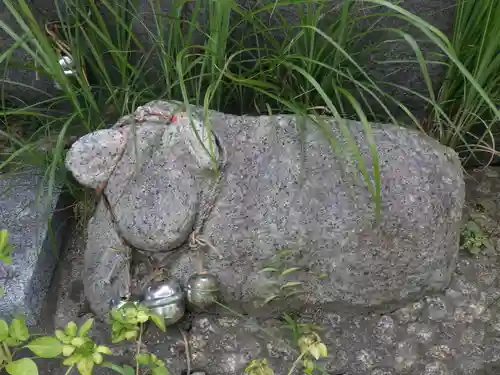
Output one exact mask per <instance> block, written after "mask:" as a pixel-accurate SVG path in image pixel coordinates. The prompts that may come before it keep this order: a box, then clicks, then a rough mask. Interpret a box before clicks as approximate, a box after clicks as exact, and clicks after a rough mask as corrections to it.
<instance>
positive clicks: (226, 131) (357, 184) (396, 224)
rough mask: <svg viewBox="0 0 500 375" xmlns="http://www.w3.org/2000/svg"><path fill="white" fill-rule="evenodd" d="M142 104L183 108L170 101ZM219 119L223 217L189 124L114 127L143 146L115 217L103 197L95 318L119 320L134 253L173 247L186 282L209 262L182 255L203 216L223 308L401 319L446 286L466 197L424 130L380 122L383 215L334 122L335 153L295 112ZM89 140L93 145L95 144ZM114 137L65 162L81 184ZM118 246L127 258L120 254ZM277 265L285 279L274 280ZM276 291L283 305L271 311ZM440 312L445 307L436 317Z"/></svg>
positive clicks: (453, 165)
mask: <svg viewBox="0 0 500 375" xmlns="http://www.w3.org/2000/svg"><path fill="white" fill-rule="evenodd" d="M144 108H149V109H151V110H152V112H158V111H160V110H161V111H163V112H165V113H170V112H171V111H175V105H174V104H173V103H165V102H153V103H150V104H148V105H147V106H145V107H144ZM138 113H143V108H142V109H140V110H138V112H137V113H136V115H137V114H138ZM210 118H211V126H212V127H213V129H214V130H215V134H216V135H217V137H218V140H219V142H220V145H221V146H222V148H223V149H224V153H223V154H224V155H225V160H224V161H225V165H224V169H223V174H222V179H221V181H220V182H219V187H218V188H217V189H216V190H217V191H218V195H217V201H216V202H215V205H214V206H213V209H212V210H211V211H206V210H205V208H206V207H210V206H211V205H212V203H213V202H212V198H213V196H212V194H211V192H212V191H213V185H212V180H213V179H212V178H210V177H209V175H208V174H205V173H203V172H204V171H206V169H207V166H205V167H204V168H202V167H201V165H202V164H200V160H202V158H200V157H199V156H198V155H199V152H200V151H199V150H198V149H196V148H193V147H191V146H192V143H190V140H192V138H193V137H192V135H189V134H191V131H192V128H191V126H190V125H189V123H187V122H185V121H178V122H175V123H173V124H170V125H167V124H166V123H163V124H162V123H161V119H159V118H158V117H157V116H156V117H155V116H152V117H151V116H149V117H144V118H142V120H143V122H141V123H139V125H138V127H136V128H134V127H133V126H132V125H130V124H127V121H126V119H125V120H124V121H120V123H119V124H120V127H117V128H115V129H114V131H116V132H128V133H129V137H131V138H127V139H129V142H128V146H127V148H126V149H125V151H124V154H123V157H122V158H121V159H120V160H119V162H118V164H117V165H116V168H114V169H113V172H112V173H111V175H110V176H109V179H108V184H107V186H106V189H105V194H106V196H107V197H108V200H109V202H110V206H111V211H113V212H114V216H115V219H114V220H112V215H111V214H110V213H109V212H106V211H107V207H106V205H104V204H102V202H101V204H100V205H99V206H98V208H97V212H96V215H95V217H94V219H93V221H92V222H91V224H90V225H89V243H88V245H87V246H88V249H87V251H86V278H85V279H84V284H85V293H86V295H87V297H88V298H89V301H90V302H91V305H92V306H93V309H94V310H95V311H97V312H98V313H104V312H105V311H107V310H108V309H109V306H108V304H109V302H108V301H109V300H110V299H111V298H112V296H115V297H116V293H117V291H118V290H119V291H120V293H121V295H124V294H127V293H126V289H127V285H131V283H130V281H129V280H128V279H127V278H128V274H129V272H128V268H129V266H128V262H125V260H126V258H127V257H128V252H129V251H130V249H127V247H128V245H130V244H131V245H132V246H133V247H134V248H137V249H136V250H142V252H143V253H148V252H149V253H150V254H151V252H152V254H155V255H158V257H159V258H162V257H164V256H166V254H165V253H166V252H170V253H169V258H168V261H167V262H166V263H165V262H164V263H163V264H162V265H161V268H162V269H163V270H164V271H168V273H169V274H170V275H171V276H173V277H176V278H178V279H180V280H182V281H183V282H186V281H187V279H188V278H189V277H190V276H191V275H192V274H193V273H195V272H197V271H198V270H197V267H196V265H197V264H198V263H199V261H200V255H199V253H198V252H196V251H192V250H189V248H188V247H187V246H181V247H178V246H179V245H180V244H181V243H182V242H184V243H186V242H187V240H188V236H189V234H190V232H189V230H191V231H192V230H194V229H195V228H194V227H193V221H191V220H192V219H191V217H192V216H193V215H194V214H195V213H197V219H196V222H195V224H196V226H198V225H199V224H200V220H201V223H203V224H204V232H203V234H204V236H205V239H208V240H209V241H211V243H212V244H213V245H214V246H215V248H211V249H210V248H209V249H206V250H207V251H206V252H205V254H204V258H205V259H204V266H205V267H206V269H208V270H210V271H211V272H212V273H215V274H216V275H217V276H218V277H219V278H220V281H221V292H222V296H223V299H224V301H225V302H226V303H228V304H230V305H231V306H239V307H240V308H243V309H244V310H245V311H246V312H248V313H252V314H257V315H259V314H262V315H267V314H272V313H277V312H282V311H285V310H286V309H287V308H289V307H292V308H294V309H299V310H304V309H305V310H307V309H311V308H320V309H322V310H323V311H345V312H349V313H354V314H357V313H359V312H362V311H365V310H383V311H389V310H391V309H395V308H398V307H402V306H404V305H405V304H406V303H407V302H408V301H414V300H415V299H417V298H420V297H421V296H422V295H424V294H425V293H430V292H434V291H440V290H442V289H444V288H445V287H446V286H447V285H448V283H449V281H450V277H451V273H452V272H453V270H454V267H455V260H456V256H457V251H458V233H459V230H460V223H461V215H462V208H463V201H464V184H463V179H462V170H461V167H460V164H459V162H458V159H457V157H456V155H455V154H454V152H453V151H451V150H449V149H447V148H445V147H443V146H441V145H439V144H438V143H437V142H435V141H434V140H432V139H430V138H428V137H426V136H425V135H422V134H421V133H418V132H414V131H410V130H407V129H403V128H399V127H396V126H392V125H387V124H385V125H382V124H372V132H373V137H374V142H375V144H376V145H377V152H378V158H379V164H380V177H381V192H382V193H381V194H382V204H381V215H380V217H378V218H376V217H375V214H374V212H375V204H374V200H373V198H372V196H371V194H370V192H369V190H368V188H367V186H366V184H365V183H364V182H363V181H362V179H361V177H360V176H359V169H358V167H357V166H356V160H355V157H354V156H353V154H352V153H351V152H350V150H349V149H348V148H347V145H346V141H345V138H343V137H342V135H341V134H340V131H339V130H338V127H337V126H336V125H335V123H334V122H333V121H332V120H331V119H328V118H327V119H325V120H326V121H327V124H328V126H329V129H331V130H332V131H333V133H331V134H330V130H328V131H327V132H328V133H327V134H330V135H332V134H333V135H334V136H335V137H337V140H338V147H339V148H340V149H337V152H336V153H333V152H332V150H331V148H330V145H329V143H328V142H326V141H325V133H322V132H321V131H320V130H319V129H318V127H316V126H314V125H313V124H312V123H311V122H308V123H307V124H305V127H304V128H303V130H304V131H303V133H302V134H299V132H298V130H297V129H298V124H297V123H296V122H295V120H294V118H293V117H292V116H277V117H267V116H262V117H238V116H229V115H224V114H221V113H217V112H212V113H211V114H210ZM347 125H348V127H349V129H350V131H351V132H352V134H353V136H354V140H355V142H356V143H357V144H358V146H359V149H360V152H361V155H362V156H363V157H364V158H366V160H367V164H368V173H369V174H370V175H371V174H372V173H373V168H372V167H371V166H370V165H371V162H370V160H371V154H370V149H369V145H368V142H367V140H366V137H365V135H364V131H363V128H362V126H361V125H360V124H359V123H357V122H353V121H348V122H347ZM132 129H135V132H133V131H132ZM132 134H133V135H134V136H133V137H132ZM301 135H302V136H303V138H302V140H301ZM88 139H93V140H94V141H95V142H93V146H89V147H84V146H83V144H84V143H86V142H87V141H88ZM98 139H100V140H101V141H102V142H99V141H97V140H98ZM106 139H108V137H102V138H99V137H98V136H97V133H96V136H95V137H84V138H82V139H81V140H80V141H77V142H76V143H75V144H74V145H73V147H72V149H71V151H70V152H69V153H68V159H67V165H68V167H69V168H70V170H72V171H73V173H74V174H75V175H76V176H84V175H85V174H86V173H87V171H88V169H87V167H86V166H87V164H88V163H86V161H90V160H95V163H94V164H93V165H107V163H106V162H104V161H103V162H102V163H101V162H100V161H99V160H97V159H103V158H104V159H105V158H106V155H107V154H106V153H105V152H103V150H107V149H109V147H108V145H106V143H105V142H106ZM134 140H135V141H134ZM134 144H137V145H138V146H137V147H136V146H132V145H134ZM76 150H83V151H81V152H80V151H78V152H77V151H76ZM340 150H341V151H340ZM339 155H342V156H339ZM106 168H107V167H106ZM104 174H105V173H104V170H103V173H96V172H95V171H94V170H92V171H90V173H88V175H87V176H86V177H82V178H80V181H82V182H85V183H86V184H87V185H89V186H95V183H96V181H93V179H92V176H102V175H104ZM100 178H101V177H99V179H100ZM100 181H101V180H99V182H100ZM207 212H208V213H210V215H208V217H207V218H204V217H203V216H204V215H205V213H207ZM113 221H115V222H114V223H113ZM113 228H114V229H116V231H115V232H113V230H112V229H113ZM188 229H189V230H188ZM117 234H119V236H121V237H122V239H125V240H126V241H125V243H120V238H119V236H118V235H117ZM116 248H118V249H122V250H123V251H113V250H110V249H116ZM217 249H218V250H217ZM284 249H286V250H288V252H287V253H283V252H280V250H284ZM216 250H217V251H216ZM136 252H137V251H136ZM111 258H112V259H113V260H112V259H111ZM115 261H116V262H115ZM269 266H272V267H275V268H276V270H277V271H275V272H263V270H264V269H265V268H266V267H269ZM116 267H118V268H116ZM285 270H289V272H286V275H281V276H280V273H281V272H283V271H285ZM116 276H118V277H116ZM287 283H288V284H287ZM290 283H292V284H290ZM289 292H294V293H292V294H293V298H288V296H287V295H288V293H289ZM272 296H276V297H277V298H275V299H274V300H273V303H271V304H264V303H263V302H264V301H265V300H266V299H268V298H270V297H272ZM288 305H290V306H288ZM439 308H440V307H439V304H436V307H433V309H434V310H435V312H434V314H433V316H434V317H436V319H437V320H438V319H439V318H440V316H441V315H442V312H441V311H440V310H439Z"/></svg>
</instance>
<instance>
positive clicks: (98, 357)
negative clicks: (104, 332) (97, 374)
mask: <svg viewBox="0 0 500 375" xmlns="http://www.w3.org/2000/svg"><path fill="white" fill-rule="evenodd" d="M92 360H93V361H94V363H95V364H96V365H100V364H101V363H102V361H103V360H104V358H103V357H102V354H101V353H97V352H96V353H92Z"/></svg>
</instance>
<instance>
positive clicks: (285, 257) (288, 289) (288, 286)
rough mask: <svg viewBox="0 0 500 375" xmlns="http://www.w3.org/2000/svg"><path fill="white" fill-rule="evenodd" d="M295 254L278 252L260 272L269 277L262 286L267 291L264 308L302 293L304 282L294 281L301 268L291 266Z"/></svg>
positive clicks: (263, 302)
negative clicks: (271, 303)
mask: <svg viewBox="0 0 500 375" xmlns="http://www.w3.org/2000/svg"><path fill="white" fill-rule="evenodd" d="M293 254H294V253H293V251H292V250H278V251H277V252H276V254H275V255H273V257H272V258H271V259H270V260H269V262H267V263H266V264H265V265H264V268H262V269H261V270H260V273H263V274H266V275H267V276H268V278H267V279H266V281H265V282H264V283H263V285H262V286H261V289H262V290H264V291H265V295H264V300H263V301H262V306H264V305H266V304H268V303H270V302H271V301H274V300H276V299H286V298H289V297H292V296H294V295H296V294H299V293H301V292H302V289H301V286H302V282H301V281H297V280H293V276H294V274H296V273H297V272H298V271H300V268H299V267H293V266H291V263H293V259H292V257H293Z"/></svg>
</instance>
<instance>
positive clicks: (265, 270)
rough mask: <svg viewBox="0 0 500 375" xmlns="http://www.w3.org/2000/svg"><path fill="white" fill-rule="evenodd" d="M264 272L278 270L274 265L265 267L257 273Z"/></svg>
mask: <svg viewBox="0 0 500 375" xmlns="http://www.w3.org/2000/svg"><path fill="white" fill-rule="evenodd" d="M264 272H278V269H277V268H274V267H266V268H263V269H261V270H260V271H259V273H264Z"/></svg>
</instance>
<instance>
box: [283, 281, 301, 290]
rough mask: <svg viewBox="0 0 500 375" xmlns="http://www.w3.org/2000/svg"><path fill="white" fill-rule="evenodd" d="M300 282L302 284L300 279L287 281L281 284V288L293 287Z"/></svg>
mask: <svg viewBox="0 0 500 375" xmlns="http://www.w3.org/2000/svg"><path fill="white" fill-rule="evenodd" d="M301 284H302V282H301V281H288V282H286V283H285V284H283V285H282V286H281V289H285V288H293V287H295V286H299V285H301Z"/></svg>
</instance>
